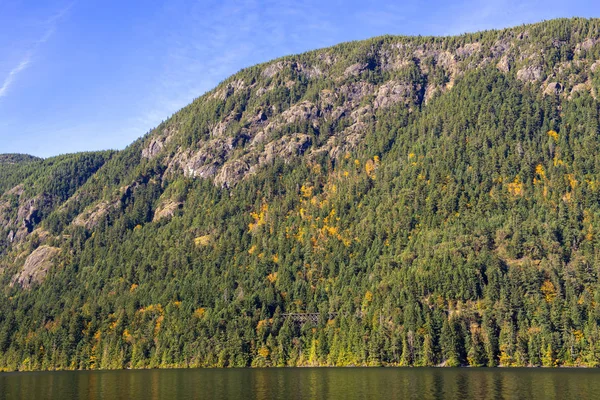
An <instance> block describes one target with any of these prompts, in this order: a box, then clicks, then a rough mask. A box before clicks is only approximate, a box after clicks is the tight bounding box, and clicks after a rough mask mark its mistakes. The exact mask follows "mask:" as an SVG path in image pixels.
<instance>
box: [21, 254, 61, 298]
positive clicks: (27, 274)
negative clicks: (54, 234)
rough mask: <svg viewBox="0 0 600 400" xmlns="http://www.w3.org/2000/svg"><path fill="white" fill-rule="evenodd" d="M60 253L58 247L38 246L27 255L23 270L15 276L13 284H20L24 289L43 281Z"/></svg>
mask: <svg viewBox="0 0 600 400" xmlns="http://www.w3.org/2000/svg"><path fill="white" fill-rule="evenodd" d="M59 253H60V249H59V248H58V247H50V246H40V247H38V248H37V249H35V250H34V251H33V253H31V254H30V255H29V256H28V257H27V259H26V260H25V264H24V265H23V269H22V270H21V272H19V273H18V274H17V275H15V276H14V277H13V280H12V284H13V285H14V284H18V285H19V286H21V287H22V288H24V289H29V288H30V287H31V285H32V284H34V283H40V282H42V281H43V280H44V278H45V277H46V275H47V274H48V271H49V270H50V268H51V267H52V266H53V265H54V262H53V260H54V258H55V257H56V256H57V255H58V254H59Z"/></svg>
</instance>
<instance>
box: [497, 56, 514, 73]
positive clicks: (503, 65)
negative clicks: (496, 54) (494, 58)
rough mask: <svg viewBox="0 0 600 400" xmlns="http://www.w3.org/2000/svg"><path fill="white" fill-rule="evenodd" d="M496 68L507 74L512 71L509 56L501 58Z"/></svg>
mask: <svg viewBox="0 0 600 400" xmlns="http://www.w3.org/2000/svg"><path fill="white" fill-rule="evenodd" d="M496 68H498V70H499V71H501V72H504V73H505V74H507V73H508V72H509V71H510V68H511V59H510V58H509V57H508V55H507V54H505V55H503V56H502V57H501V58H500V61H498V64H496Z"/></svg>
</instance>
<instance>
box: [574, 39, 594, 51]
mask: <svg viewBox="0 0 600 400" xmlns="http://www.w3.org/2000/svg"><path fill="white" fill-rule="evenodd" d="M596 43H598V39H592V38H587V39H585V40H584V41H583V42H581V43H577V46H575V53H576V54H580V53H581V52H582V51H588V50H590V49H591V48H592V47H594V45H595V44H596Z"/></svg>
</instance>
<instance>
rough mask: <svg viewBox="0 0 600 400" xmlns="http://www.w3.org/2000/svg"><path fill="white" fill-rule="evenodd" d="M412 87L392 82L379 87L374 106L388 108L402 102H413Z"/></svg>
mask: <svg viewBox="0 0 600 400" xmlns="http://www.w3.org/2000/svg"><path fill="white" fill-rule="evenodd" d="M411 96H412V87H411V86H410V85H409V84H407V83H401V82H398V81H390V82H387V83H384V84H383V85H381V86H380V87H379V90H378V91H377V94H376V97H375V100H374V101H373V106H374V107H375V108H376V109H377V108H387V107H390V106H392V105H394V104H396V103H399V102H400V101H405V102H408V101H410V100H411Z"/></svg>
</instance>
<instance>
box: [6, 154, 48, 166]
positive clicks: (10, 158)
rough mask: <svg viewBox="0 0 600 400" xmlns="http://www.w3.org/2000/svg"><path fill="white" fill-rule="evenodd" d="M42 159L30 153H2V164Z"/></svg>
mask: <svg viewBox="0 0 600 400" xmlns="http://www.w3.org/2000/svg"><path fill="white" fill-rule="evenodd" d="M37 160H40V158H39V157H35V156H30V155H29V154H0V164H20V163H26V162H31V161H37Z"/></svg>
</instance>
